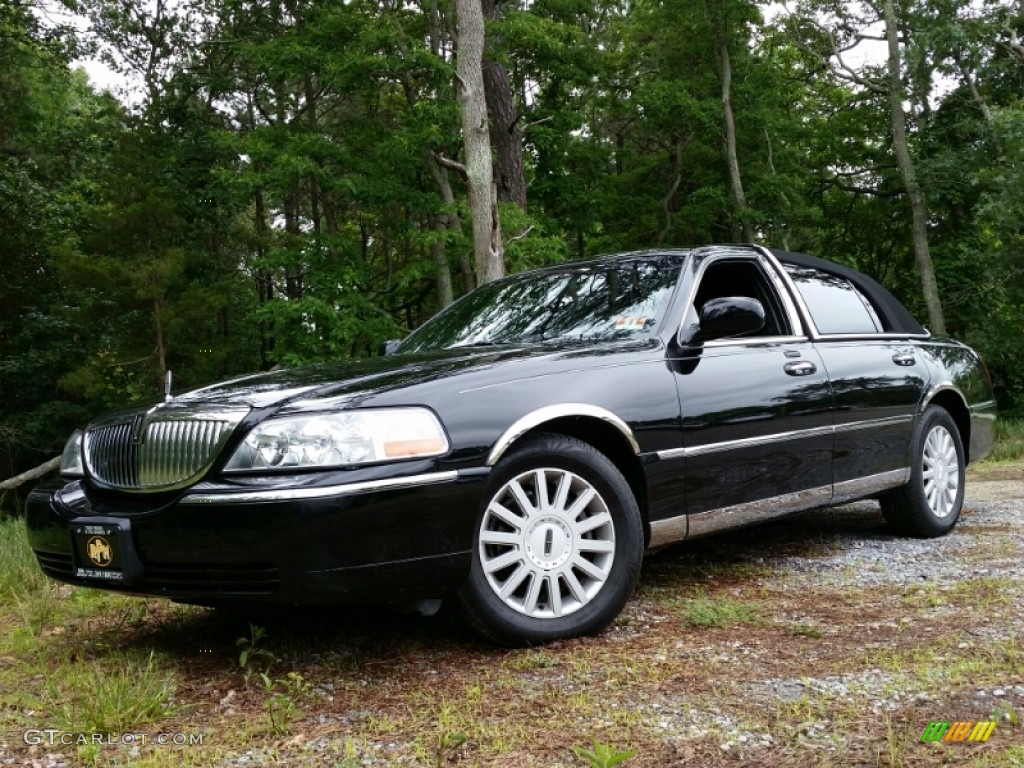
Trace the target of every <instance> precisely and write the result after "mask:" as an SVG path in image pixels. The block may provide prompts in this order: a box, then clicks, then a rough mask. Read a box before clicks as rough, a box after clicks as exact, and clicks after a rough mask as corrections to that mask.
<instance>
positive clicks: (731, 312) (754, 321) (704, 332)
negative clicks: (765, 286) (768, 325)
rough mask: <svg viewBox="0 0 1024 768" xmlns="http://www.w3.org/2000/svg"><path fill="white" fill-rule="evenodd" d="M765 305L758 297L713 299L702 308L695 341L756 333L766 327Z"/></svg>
mask: <svg viewBox="0 0 1024 768" xmlns="http://www.w3.org/2000/svg"><path fill="white" fill-rule="evenodd" d="M764 324H765V315H764V307H763V306H761V302H760V301H758V300H757V299H751V298H748V297H746V296H727V297H725V298H721V299H711V300H710V301H708V302H707V303H706V304H704V306H703V307H701V310H700V330H699V331H698V332H697V334H696V335H695V336H694V338H693V340H694V341H713V340H714V339H724V338H729V337H731V336H742V335H744V334H748V333H756V332H757V331H760V330H761V329H762V328H764Z"/></svg>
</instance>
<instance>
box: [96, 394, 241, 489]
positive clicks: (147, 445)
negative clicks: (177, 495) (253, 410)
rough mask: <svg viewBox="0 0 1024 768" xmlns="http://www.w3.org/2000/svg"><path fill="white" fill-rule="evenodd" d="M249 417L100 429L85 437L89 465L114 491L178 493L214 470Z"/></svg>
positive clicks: (192, 416)
mask: <svg viewBox="0 0 1024 768" xmlns="http://www.w3.org/2000/svg"><path fill="white" fill-rule="evenodd" d="M247 412H248V409H247V408H246V409H245V410H218V411H216V412H206V413H204V412H185V413H181V414H179V413H175V412H171V413H159V412H158V413H154V414H152V415H150V414H147V415H146V417H141V415H140V416H135V417H134V418H131V417H129V418H128V419H124V420H122V421H118V422H115V423H112V424H103V425H99V426H96V427H93V428H92V429H89V430H88V431H87V432H86V435H85V445H84V453H85V461H86V465H87V466H88V468H89V472H90V474H91V475H92V476H93V477H94V478H95V479H96V480H99V481H100V482H101V483H103V484H104V485H108V486H110V487H113V488H118V489H121V490H128V491H158V490H169V489H172V488H178V487H181V486H183V485H187V484H188V483H189V482H190V481H193V480H195V479H198V477H199V476H200V475H201V474H202V473H203V472H204V471H206V470H207V469H208V468H209V466H210V464H212V463H213V460H214V459H215V458H216V457H217V454H218V453H219V452H220V450H221V448H223V447H224V443H226V442H227V439H228V437H229V436H230V435H231V432H232V431H233V430H234V428H235V427H236V426H237V425H238V422H239V421H241V420H242V417H243V416H245V414H246V413H247Z"/></svg>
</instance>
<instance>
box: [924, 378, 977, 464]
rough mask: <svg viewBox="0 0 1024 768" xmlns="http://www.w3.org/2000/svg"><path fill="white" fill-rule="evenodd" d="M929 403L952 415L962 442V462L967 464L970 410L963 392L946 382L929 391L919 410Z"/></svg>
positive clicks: (968, 459)
mask: <svg viewBox="0 0 1024 768" xmlns="http://www.w3.org/2000/svg"><path fill="white" fill-rule="evenodd" d="M929 405H937V406H939V407H940V408H942V409H943V410H945V411H946V412H947V413H948V414H949V415H950V416H951V417H952V419H953V423H954V424H956V429H957V431H958V432H959V433H960V442H961V443H962V444H963V448H964V463H965V464H969V463H970V461H971V457H970V445H971V411H970V409H969V408H968V407H967V401H966V400H965V399H964V396H963V394H962V393H961V392H960V391H959V390H958V389H956V388H955V387H954V386H952V385H950V384H946V385H943V386H940V387H938V388H936V389H935V390H933V391H932V392H930V393H929V395H928V397H926V398H925V400H924V403H923V404H922V406H921V411H922V412H924V409H925V408H927V407H928V406H929Z"/></svg>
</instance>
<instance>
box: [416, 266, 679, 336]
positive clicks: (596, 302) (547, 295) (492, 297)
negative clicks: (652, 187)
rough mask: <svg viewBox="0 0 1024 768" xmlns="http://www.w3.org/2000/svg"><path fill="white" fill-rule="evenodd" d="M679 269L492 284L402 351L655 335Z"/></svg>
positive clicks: (599, 270) (586, 272)
mask: <svg viewBox="0 0 1024 768" xmlns="http://www.w3.org/2000/svg"><path fill="white" fill-rule="evenodd" d="M678 266H679V265H678V263H677V262H675V261H671V260H666V259H652V260H630V261H621V262H616V263H609V262H604V263H597V264H586V265H579V264H577V265H568V264H567V265H565V266H564V267H563V268H561V269H544V270H538V271H535V272H527V273H524V274H522V275H516V276H514V277H510V278H507V279H505V280H499V281H495V282H493V283H488V284H487V285H483V286H481V287H480V288H478V289H477V290H475V291H473V292H472V293H469V294H467V295H466V296H464V297H463V298H462V299H460V300H459V301H457V302H456V303H454V304H452V305H451V306H450V307H448V308H447V309H445V310H444V311H443V312H440V313H439V314H437V315H435V316H434V317H433V318H431V319H430V320H428V321H427V322H426V323H425V324H424V325H422V326H420V327H419V328H418V329H417V330H416V331H414V332H413V333H412V334H410V335H409V336H408V337H407V338H406V339H405V340H404V341H403V342H402V344H401V346H400V347H399V348H398V349H397V350H396V352H397V353H398V354H404V353H412V352H429V351H434V350H440V349H450V348H452V347H470V346H480V345H498V344H522V343H532V342H540V341H602V340H614V339H623V338H636V337H640V336H647V335H649V334H651V333H652V332H653V330H654V328H655V326H656V325H657V322H658V321H659V320H660V319H661V314H662V313H663V312H664V310H665V305H666V303H667V301H668V297H669V294H670V292H671V290H672V287H673V286H674V285H675V282H676V277H677V275H678V272H679V269H678Z"/></svg>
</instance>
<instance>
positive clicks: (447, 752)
mask: <svg viewBox="0 0 1024 768" xmlns="http://www.w3.org/2000/svg"><path fill="white" fill-rule="evenodd" d="M468 739H469V737H468V736H466V734H464V733H462V732H461V731H459V732H455V733H446V734H444V735H443V736H442V737H441V741H440V743H439V744H438V745H437V752H436V753H435V755H434V757H435V758H436V761H435V763H434V765H436V766H437V768H441V767H442V766H443V765H444V764H445V763H446V762H448V761H449V760H451V759H452V757H454V755H455V753H456V752H458V751H459V750H460V749H461V748H462V745H463V744H465V743H466V741H467V740H468Z"/></svg>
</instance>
